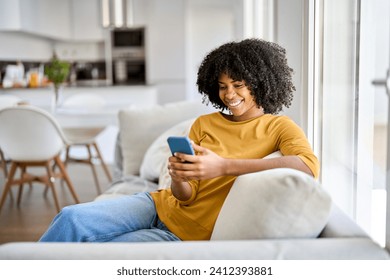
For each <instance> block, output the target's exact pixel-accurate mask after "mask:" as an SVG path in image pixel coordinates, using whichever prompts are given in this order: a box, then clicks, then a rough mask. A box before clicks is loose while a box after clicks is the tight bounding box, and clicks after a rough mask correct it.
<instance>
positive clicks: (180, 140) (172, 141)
mask: <svg viewBox="0 0 390 280" xmlns="http://www.w3.org/2000/svg"><path fill="white" fill-rule="evenodd" d="M167 141H168V145H169V148H170V149H171V152H172V155H174V154H175V153H176V152H177V153H183V154H188V155H195V152H194V149H193V148H192V145H191V142H190V139H189V138H188V137H186V136H170V137H168V139H167Z"/></svg>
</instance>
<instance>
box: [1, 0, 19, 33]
mask: <svg viewBox="0 0 390 280" xmlns="http://www.w3.org/2000/svg"><path fill="white" fill-rule="evenodd" d="M20 28H21V20H20V0H14V1H7V0H0V30H7V31H14V30H20Z"/></svg>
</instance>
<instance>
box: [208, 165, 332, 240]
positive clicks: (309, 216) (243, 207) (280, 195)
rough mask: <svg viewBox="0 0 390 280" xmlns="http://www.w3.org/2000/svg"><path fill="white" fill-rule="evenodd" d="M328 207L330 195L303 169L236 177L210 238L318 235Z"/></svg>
mask: <svg viewBox="0 0 390 280" xmlns="http://www.w3.org/2000/svg"><path fill="white" fill-rule="evenodd" d="M330 209H331V199H330V196H329V195H328V194H327V192H325V190H324V189H323V188H322V187H321V186H320V184H319V183H318V182H317V181H315V180H314V179H313V178H312V177H311V176H309V175H307V174H305V173H303V172H300V171H297V170H294V169H288V168H278V169H271V170H267V171H262V172H256V173H250V174H246V175H242V176H238V177H237V179H236V181H235V182H234V184H233V186H232V188H231V190H230V192H229V194H228V196H227V198H226V200H225V202H224V204H223V206H222V209H221V212H220V214H219V216H218V219H217V221H216V224H215V227H214V230H213V234H212V236H211V239H212V240H236V239H259V238H313V237H317V236H318V235H319V234H320V232H321V231H322V229H323V228H324V227H325V225H326V222H327V220H328V216H329V213H330Z"/></svg>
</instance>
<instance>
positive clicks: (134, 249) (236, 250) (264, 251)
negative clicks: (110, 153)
mask: <svg viewBox="0 0 390 280" xmlns="http://www.w3.org/2000/svg"><path fill="white" fill-rule="evenodd" d="M210 110H211V108H209V107H206V106H204V105H202V104H198V103H197V102H196V103H195V102H178V103H175V104H167V105H164V106H154V107H150V108H146V109H145V108H144V109H128V110H122V111H121V112H120V113H119V124H120V130H119V131H120V133H119V137H118V141H117V146H116V165H115V172H114V177H115V179H114V183H113V184H112V186H111V187H110V188H109V189H108V190H107V191H106V192H105V193H103V194H102V195H100V196H99V197H97V198H96V199H110V198H113V197H116V196H120V195H129V194H132V193H135V192H140V191H151V190H155V189H158V188H163V187H166V186H167V185H169V176H168V175H167V173H166V157H167V153H168V154H169V150H168V146H167V145H166V143H165V139H166V137H167V135H170V134H185V133H186V132H187V131H188V128H189V124H190V123H191V121H192V119H193V118H194V117H195V116H197V115H199V114H203V113H207V112H209V111H210ZM183 121H184V122H183ZM151 159H153V160H151ZM260 180H261V182H263V184H261V185H265V187H259V186H257V182H258V181H260ZM264 182H266V184H264ZM236 184H237V185H238V186H237V185H236ZM239 184H241V185H239ZM276 191H279V193H278V194H277V195H275V194H274V192H276ZM248 194H250V195H248ZM264 197H267V199H263V200H262V202H261V203H260V202H259V203H254V201H259V198H264ZM302 197H304V198H303V199H302ZM286 198H287V199H286ZM283 199H284V200H283ZM251 200H252V201H251ZM300 200H302V202H300ZM297 201H298V202H297ZM248 205H251V206H250V207H248ZM0 259H298V260H307V259H316V260H324V259H325V260H328V259H364V260H368V259H390V256H389V253H388V252H387V251H386V250H385V249H383V248H381V247H380V246H379V245H378V244H376V243H375V242H374V241H373V240H372V239H371V238H370V237H369V236H368V235H367V234H366V233H365V232H364V231H363V230H362V229H361V228H360V227H359V226H358V225H357V224H356V223H355V222H353V221H352V220H351V219H350V218H349V217H348V216H347V215H346V214H345V213H343V212H342V211H341V210H340V209H339V208H338V207H337V206H336V205H334V204H332V202H331V200H330V198H329V196H328V195H327V193H326V191H325V190H324V189H323V188H322V187H321V186H320V184H319V183H318V182H315V181H314V180H313V179H311V178H310V177H309V176H306V175H303V173H300V172H298V171H292V170H284V169H280V170H272V171H269V172H263V173H261V172H259V173H258V174H256V173H253V174H249V175H248V176H246V175H245V176H242V177H240V180H239V179H237V180H236V182H235V185H234V186H233V188H232V191H231V192H230V193H229V196H228V198H227V199H226V202H225V204H224V206H223V208H222V210H221V213H220V216H219V217H218V220H217V223H216V226H215V229H214V232H213V235H212V238H211V240H210V241H184V242H148V243H97V244H96V243H35V242H13V243H8V244H3V245H1V246H0Z"/></svg>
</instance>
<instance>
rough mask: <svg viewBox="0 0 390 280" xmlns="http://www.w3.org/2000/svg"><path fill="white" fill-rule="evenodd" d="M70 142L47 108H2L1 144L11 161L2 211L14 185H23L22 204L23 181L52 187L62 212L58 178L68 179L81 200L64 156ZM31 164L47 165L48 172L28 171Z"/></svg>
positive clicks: (32, 165)
mask: <svg viewBox="0 0 390 280" xmlns="http://www.w3.org/2000/svg"><path fill="white" fill-rule="evenodd" d="M66 145H67V139H66V136H65V135H64V133H63V132H62V130H61V127H60V126H59V124H58V123H57V120H56V119H54V118H53V117H52V116H51V115H50V114H49V113H47V112H46V111H44V110H42V109H40V108H36V107H34V106H30V105H26V106H15V107H7V108H4V109H2V110H0V146H1V147H2V149H3V151H4V153H5V154H6V155H7V156H8V157H9V158H10V162H11V168H10V171H9V173H8V176H7V180H6V182H5V186H4V190H3V193H2V195H1V199H0V211H1V209H2V207H3V205H4V202H5V199H6V196H7V193H9V192H10V189H11V187H12V186H14V185H19V192H18V198H17V203H18V205H20V201H21V196H22V192H23V184H24V183H32V182H40V183H43V184H45V185H46V187H47V188H50V189H51V191H52V194H53V199H54V203H55V207H56V210H57V211H58V212H59V211H60V205H59V202H58V198H57V193H56V190H55V179H56V178H61V179H64V180H65V182H66V183H67V186H68V188H69V191H70V193H71V195H72V197H73V199H74V201H75V202H76V203H79V198H78V196H77V194H76V192H75V189H74V187H73V184H72V182H71V180H70V178H69V175H68V173H67V171H66V168H65V166H64V164H63V161H62V160H61V158H60V154H61V152H62V151H63V149H64V148H65V147H66ZM30 167H43V168H45V169H46V173H45V174H44V175H42V174H40V175H34V174H32V173H30V172H28V168H30ZM55 167H58V168H59V172H55ZM17 170H19V171H20V178H19V179H15V174H16V171H17ZM35 171H36V170H35Z"/></svg>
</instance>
